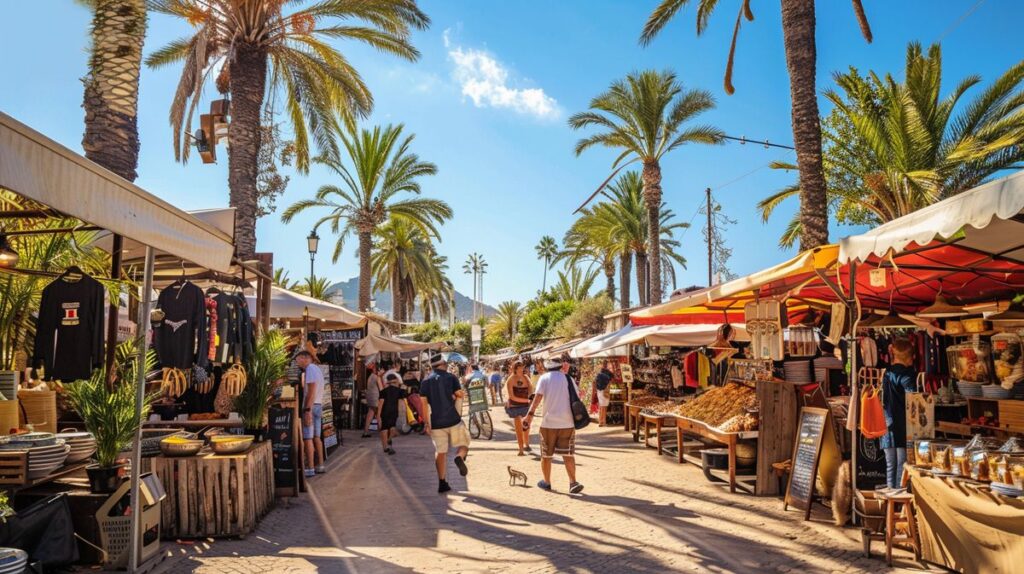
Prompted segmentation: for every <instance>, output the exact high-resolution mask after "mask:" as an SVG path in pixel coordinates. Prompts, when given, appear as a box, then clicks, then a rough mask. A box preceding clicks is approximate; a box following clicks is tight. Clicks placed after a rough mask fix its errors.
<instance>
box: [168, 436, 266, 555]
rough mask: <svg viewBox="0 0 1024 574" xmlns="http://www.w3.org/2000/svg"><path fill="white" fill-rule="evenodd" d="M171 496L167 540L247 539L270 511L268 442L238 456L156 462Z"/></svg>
mask: <svg viewBox="0 0 1024 574" xmlns="http://www.w3.org/2000/svg"><path fill="white" fill-rule="evenodd" d="M152 461H153V471H154V472H155V473H156V474H157V476H159V477H160V480H161V482H163V484H164V489H165V490H166V491H167V498H166V499H165V500H164V503H163V516H162V521H161V522H162V530H163V536H164V538H166V539H174V538H202V537H228V536H243V535H245V534H248V533H249V532H251V531H252V530H253V528H255V526H256V523H257V522H258V521H259V519H260V518H262V517H263V515H265V514H266V513H267V511H268V510H270V506H271V504H273V501H274V467H273V457H272V451H271V447H270V442H269V441H264V442H261V443H258V444H254V445H253V446H252V447H250V449H249V450H248V451H247V452H245V453H242V454H238V455H213V454H208V455H200V456H190V457H179V458H175V457H164V456H158V457H155V458H153V459H152Z"/></svg>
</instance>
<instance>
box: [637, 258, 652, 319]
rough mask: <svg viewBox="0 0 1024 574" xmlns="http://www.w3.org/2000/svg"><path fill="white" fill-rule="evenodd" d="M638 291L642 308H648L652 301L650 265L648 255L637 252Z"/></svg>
mask: <svg viewBox="0 0 1024 574" xmlns="http://www.w3.org/2000/svg"><path fill="white" fill-rule="evenodd" d="M636 290H637V299H639V300H640V306H641V307H646V306H647V305H648V304H650V301H651V282H650V265H648V259H647V253H645V252H643V251H637V252H636Z"/></svg>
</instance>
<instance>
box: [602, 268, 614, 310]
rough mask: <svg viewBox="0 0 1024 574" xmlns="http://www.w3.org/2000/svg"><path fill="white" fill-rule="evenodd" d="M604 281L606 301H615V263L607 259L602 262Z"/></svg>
mask: <svg viewBox="0 0 1024 574" xmlns="http://www.w3.org/2000/svg"><path fill="white" fill-rule="evenodd" d="M604 279H605V287H604V293H605V295H607V296H608V300H609V301H612V302H614V301H615V261H614V260H611V259H607V260H605V262H604Z"/></svg>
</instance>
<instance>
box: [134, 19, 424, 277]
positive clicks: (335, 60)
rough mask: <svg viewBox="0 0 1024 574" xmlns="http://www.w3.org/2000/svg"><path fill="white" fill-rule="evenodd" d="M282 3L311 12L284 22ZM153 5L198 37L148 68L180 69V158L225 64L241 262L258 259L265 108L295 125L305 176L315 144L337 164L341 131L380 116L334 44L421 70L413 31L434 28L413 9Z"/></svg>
mask: <svg viewBox="0 0 1024 574" xmlns="http://www.w3.org/2000/svg"><path fill="white" fill-rule="evenodd" d="M285 4H288V5H292V4H305V6H303V7H302V8H299V9H297V10H295V11H294V12H292V13H290V14H285V13H284V12H283V7H284V5H285ZM149 6H150V7H151V8H152V9H153V10H155V11H157V12H162V13H164V14H169V15H172V16H176V17H179V18H182V19H183V20H185V21H186V22H188V23H189V25H191V26H192V28H193V29H194V30H195V34H194V35H193V36H191V37H186V38H181V39H179V40H175V41H173V42H171V43H170V44H168V45H167V46H165V47H164V48H162V49H160V50H158V51H156V52H154V53H153V54H151V55H150V56H149V58H148V59H147V60H146V64H147V65H148V66H151V67H160V66H165V65H168V64H172V63H177V62H181V63H182V64H183V66H182V75H181V80H180V81H179V83H178V89H177V92H176V93H175V95H174V99H173V102H172V104H171V113H170V121H171V126H172V128H173V130H174V151H175V157H176V159H180V160H182V161H185V160H187V159H188V152H189V148H188V145H189V144H188V143H187V140H186V137H187V135H188V133H189V132H190V131H191V129H192V116H193V113H194V112H195V110H196V108H197V106H198V104H199V100H200V98H201V95H202V91H203V88H204V86H205V84H206V83H207V82H208V81H209V80H210V79H211V77H213V76H214V71H215V70H216V69H217V66H218V65H221V67H220V73H219V74H217V75H216V87H217V90H218V91H220V92H221V93H222V94H225V95H230V97H231V110H230V113H231V127H230V137H231V147H230V148H229V153H228V186H229V188H230V203H231V206H232V207H235V208H236V209H237V211H236V215H235V217H236V227H235V234H236V244H237V246H238V251H239V255H241V256H242V257H243V258H244V257H248V256H250V255H251V254H252V253H254V252H255V250H256V212H257V207H258V205H257V204H258V195H257V173H258V162H259V152H260V136H261V114H262V113H263V111H264V108H265V103H266V102H268V101H269V102H270V106H271V107H273V104H274V103H277V102H280V104H281V106H282V108H283V111H284V112H285V115H286V116H287V117H288V120H289V121H290V122H291V124H292V125H291V132H292V134H293V137H294V142H295V143H294V148H295V167H296V168H297V169H298V170H299V171H300V172H303V173H305V172H307V171H308V169H309V162H310V155H311V154H310V149H311V147H313V146H311V144H310V142H311V141H312V142H313V145H315V147H316V148H318V149H319V150H320V151H321V152H323V153H328V154H332V155H336V154H337V143H336V141H335V136H334V134H335V133H336V132H337V131H338V126H339V123H344V124H345V125H346V126H348V128H349V129H352V128H353V127H354V126H355V122H356V120H358V119H360V118H365V117H368V116H369V114H370V111H371V110H372V109H373V96H372V95H371V94H370V90H369V88H368V87H367V86H366V84H364V83H363V80H362V78H361V77H360V75H359V72H358V71H356V69H355V68H354V67H352V65H351V64H350V63H349V61H348V60H347V59H346V58H345V56H343V55H342V54H341V52H339V51H338V50H337V49H336V48H335V47H333V46H332V45H331V44H330V43H328V41H329V40H330V41H332V42H333V41H334V40H339V39H342V40H355V41H358V42H362V43H365V44H368V45H370V46H371V47H373V48H375V49H377V50H379V51H381V52H385V53H388V54H392V55H395V56H398V57H400V58H403V59H406V60H410V61H414V60H416V59H418V58H419V52H418V51H417V50H416V49H415V48H414V47H413V46H412V44H410V42H409V35H410V31H411V29H414V28H415V29H425V28H426V27H427V26H428V25H429V23H430V19H429V18H427V16H426V15H425V14H424V13H423V12H421V11H420V9H419V7H418V6H417V5H416V1H415V0H376V1H373V2H338V1H330V0H320V1H316V2H305V1H304V0H295V1H293V2H287V3H285V2H282V0H149ZM277 96H280V97H277ZM271 111H273V110H271ZM339 118H340V120H341V122H339Z"/></svg>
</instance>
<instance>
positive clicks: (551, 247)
mask: <svg viewBox="0 0 1024 574" xmlns="http://www.w3.org/2000/svg"><path fill="white" fill-rule="evenodd" d="M534 249H535V250H536V251H537V259H541V260H543V261H544V281H543V282H542V283H541V287H540V292H541V293H543V292H545V291H547V289H548V269H550V268H551V264H552V263H553V262H554V260H555V257H557V256H558V243H557V242H556V241H555V238H554V237H551V236H550V235H545V236H544V237H541V238H540V243H538V244H537V245H536V246H535V247H534Z"/></svg>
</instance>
